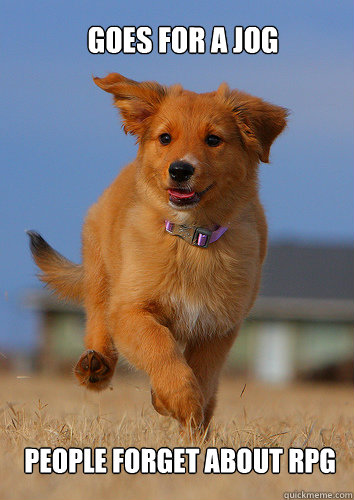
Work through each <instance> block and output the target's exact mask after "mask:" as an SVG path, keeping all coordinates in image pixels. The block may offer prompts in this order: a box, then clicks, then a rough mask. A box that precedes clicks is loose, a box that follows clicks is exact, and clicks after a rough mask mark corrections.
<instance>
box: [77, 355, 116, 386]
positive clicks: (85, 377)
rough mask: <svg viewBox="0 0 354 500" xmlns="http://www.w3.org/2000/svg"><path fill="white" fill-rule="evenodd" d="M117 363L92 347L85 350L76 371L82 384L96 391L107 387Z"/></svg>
mask: <svg viewBox="0 0 354 500" xmlns="http://www.w3.org/2000/svg"><path fill="white" fill-rule="evenodd" d="M114 365H115V363H113V362H112V360H110V359H109V358H108V357H107V356H105V355H104V354H101V353H100V352H97V351H93V350H92V349H90V350H88V351H85V352H84V353H83V354H82V355H81V357H80V359H79V361H78V362H77V363H76V366H75V369H74V373H75V375H76V378H77V379H78V381H79V382H80V384H81V385H84V386H85V387H87V389H92V390H94V391H101V390H102V389H105V388H106V387H107V386H108V384H109V382H110V380H111V378H112V375H113V371H114Z"/></svg>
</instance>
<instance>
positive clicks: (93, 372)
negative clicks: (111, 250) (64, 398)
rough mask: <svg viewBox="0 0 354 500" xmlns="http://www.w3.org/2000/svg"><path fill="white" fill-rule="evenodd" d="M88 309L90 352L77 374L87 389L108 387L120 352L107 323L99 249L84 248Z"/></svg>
mask: <svg viewBox="0 0 354 500" xmlns="http://www.w3.org/2000/svg"><path fill="white" fill-rule="evenodd" d="M84 261H85V309H86V336H85V344H86V347H87V350H86V351H85V352H84V353H83V354H82V355H81V357H80V359H79V361H78V362H77V364H76V366H75V369H74V373H75V375H76V377H77V379H78V381H79V383H80V384H81V385H83V386H85V387H87V389H91V390H95V391H101V390H102V389H105V388H106V387H108V385H109V383H110V381H111V378H112V376H113V373H114V369H115V366H116V364H117V360H118V352H117V350H116V348H115V345H114V342H113V340H112V337H111V335H110V333H109V330H108V326H107V322H106V307H107V293H108V292H107V286H106V277H105V270H104V266H103V263H102V259H101V255H100V252H99V249H98V247H96V246H93V245H92V244H91V245H90V248H87V247H86V248H85V249H84Z"/></svg>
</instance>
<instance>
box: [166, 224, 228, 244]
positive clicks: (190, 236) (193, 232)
mask: <svg viewBox="0 0 354 500" xmlns="http://www.w3.org/2000/svg"><path fill="white" fill-rule="evenodd" d="M165 229H166V231H167V232H168V233H170V234H172V236H179V237H180V238H182V239H183V240H185V241H186V242H187V243H189V244H190V245H193V246H197V247H200V248H208V246H209V244H210V243H214V241H217V240H218V239H219V238H220V237H221V236H222V235H223V234H224V233H225V232H226V231H227V230H228V227H226V226H217V227H216V229H214V230H211V229H207V228H204V227H199V226H194V227H193V226H186V225H184V224H174V223H173V222H171V221H169V220H165Z"/></svg>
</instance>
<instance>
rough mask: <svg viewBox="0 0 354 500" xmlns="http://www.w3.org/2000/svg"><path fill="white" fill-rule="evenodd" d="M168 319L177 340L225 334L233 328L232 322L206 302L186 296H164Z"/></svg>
mask: <svg viewBox="0 0 354 500" xmlns="http://www.w3.org/2000/svg"><path fill="white" fill-rule="evenodd" d="M163 302H164V306H165V307H166V311H168V312H167V314H166V316H167V320H168V323H169V326H170V329H171V331H172V333H173V335H174V336H175V338H176V339H177V340H182V341H186V340H188V339H191V338H196V337H200V338H203V337H209V336H213V335H223V334H225V333H226V332H227V331H229V330H230V328H232V326H233V325H232V322H231V321H230V320H229V319H227V318H224V317H221V315H220V316H219V315H218V314H215V312H212V311H210V310H209V309H208V308H207V307H206V306H205V305H204V304H201V303H197V302H191V301H190V300H188V299H186V298H184V297H178V296H176V295H170V296H168V297H165V298H164V301H163Z"/></svg>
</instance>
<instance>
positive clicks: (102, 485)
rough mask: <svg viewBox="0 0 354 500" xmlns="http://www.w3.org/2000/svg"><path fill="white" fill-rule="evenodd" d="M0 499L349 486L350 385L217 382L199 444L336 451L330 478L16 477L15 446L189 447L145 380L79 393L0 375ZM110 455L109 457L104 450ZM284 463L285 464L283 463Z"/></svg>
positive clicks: (249, 495) (353, 466)
mask: <svg viewBox="0 0 354 500" xmlns="http://www.w3.org/2000/svg"><path fill="white" fill-rule="evenodd" d="M0 380H1V382H0V387H1V391H0V398H1V401H0V407H1V411H0V443H1V448H0V500H10V499H16V500H20V499H23V500H42V499H43V500H52V499H58V500H59V499H68V500H76V499H77V500H78V499H84V500H91V499H92V500H94V499H95V500H97V499H105V500H113V499H114V500H140V499H141V500H149V499H151V500H181V499H183V500H192V499H196V500H197V499H200V500H209V499H210V500H211V499H213V500H219V499H220V500H231V499H250V500H251V499H256V498H257V499H269V500H275V499H278V498H279V499H281V498H283V493H284V492H292V491H295V490H296V491H299V490H305V491H329V492H337V491H353V490H354V474H353V472H354V425H353V424H354V411H353V410H354V402H353V389H352V387H351V386H338V385H337V386H335V385H311V384H306V385H294V386H287V387H284V388H274V387H267V386H261V385H258V384H256V383H252V382H251V381H249V382H248V383H247V385H246V388H245V390H244V392H243V394H242V397H241V396H240V395H241V392H242V389H243V388H244V382H245V381H244V379H242V378H240V379H238V378H237V377H235V378H230V377H228V378H224V379H223V380H222V384H221V388H220V394H219V404H218V409H217V413H216V416H215V419H214V422H213V427H212V431H211V435H210V440H209V442H208V443H207V444H201V447H202V453H203V450H204V449H205V447H206V446H217V447H230V448H235V449H237V448H239V447H242V446H248V447H250V448H253V447H256V446H257V447H275V446H282V447H284V448H288V447H289V446H294V447H303V446H308V447H315V448H322V447H324V446H331V447H333V448H334V449H335V450H336V453H337V472H336V474H335V475H323V474H321V473H320V472H318V470H317V472H315V473H314V474H312V475H289V474H288V473H287V471H286V462H282V464H283V468H282V470H281V473H280V474H279V475H272V474H270V473H267V474H265V475H257V474H255V473H250V474H248V475H241V474H238V473H236V474H229V475H215V474H214V475H203V473H202V464H203V460H202V456H200V457H199V459H198V467H199V468H198V473H197V474H195V475H188V474H186V475H173V474H172V475H167V474H166V475H161V474H155V475H142V474H136V475H129V474H126V473H122V474H118V475H113V474H112V473H108V474H106V475H83V474H82V472H78V473H77V474H75V475H69V474H65V475H56V474H50V475H39V474H38V473H37V472H35V473H34V474H32V475H25V474H24V473H23V449H24V447H26V446H33V447H41V446H42V447H43V446H47V447H53V448H54V447H59V446H61V447H65V448H68V447H79V448H83V447H85V446H88V447H96V446H104V447H108V448H110V447H114V446H119V447H129V446H135V447H138V448H141V447H144V446H145V447H153V448H155V449H156V448H158V447H162V446H167V447H169V448H172V447H175V446H183V447H184V446H189V445H196V444H200V443H192V442H191V441H190V440H189V438H187V437H186V436H181V435H180V433H179V430H178V427H177V425H176V424H175V423H174V422H173V421H171V420H170V419H166V418H164V417H161V416H159V415H157V414H156V413H155V412H154V411H153V410H152V408H151V405H150V391H149V387H148V384H147V381H146V380H145V379H144V378H140V377H138V376H126V377H120V378H116V379H115V381H114V387H113V390H108V391H106V392H105V393H103V394H100V395H97V394H92V393H90V394H88V393H87V392H86V391H84V390H83V389H81V388H79V387H77V386H76V385H75V383H74V382H73V380H72V379H70V378H67V379H66V378H48V379H46V378H44V377H38V376H33V377H31V378H17V377H16V375H11V374H7V375H4V374H1V379H0ZM108 455H109V454H108ZM284 465H285V466H284Z"/></svg>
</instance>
